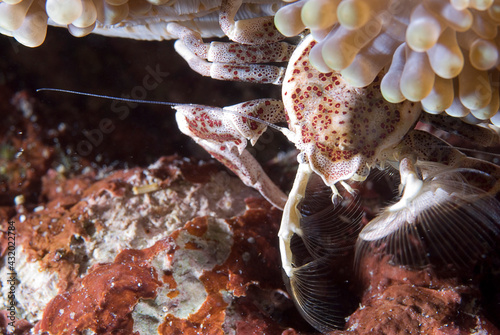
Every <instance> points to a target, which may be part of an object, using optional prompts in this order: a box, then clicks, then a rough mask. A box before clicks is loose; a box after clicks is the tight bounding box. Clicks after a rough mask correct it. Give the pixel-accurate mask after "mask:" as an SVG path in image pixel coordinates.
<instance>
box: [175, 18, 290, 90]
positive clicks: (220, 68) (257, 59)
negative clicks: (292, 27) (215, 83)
mask: <svg viewBox="0 0 500 335" xmlns="http://www.w3.org/2000/svg"><path fill="white" fill-rule="evenodd" d="M167 30H168V31H169V33H171V34H173V35H175V36H177V37H178V38H179V40H178V41H177V42H176V43H175V50H176V51H177V53H178V54H179V55H181V56H182V57H183V58H184V59H185V60H186V62H187V63H188V64H189V66H190V67H191V69H193V70H194V71H196V72H198V73H199V74H201V75H202V76H207V77H212V78H214V79H219V80H233V81H248V82H256V83H270V84H275V85H281V83H282V81H283V75H284V71H285V69H284V68H283V67H280V66H275V65H264V64H257V63H270V62H286V61H288V59H289V58H290V56H291V54H292V53H293V50H294V49H295V47H294V46H292V45H290V44H288V43H285V42H276V43H266V44H260V45H242V44H239V43H222V42H211V43H204V42H203V40H202V38H201V35H200V34H199V33H198V32H195V31H193V30H191V29H189V28H186V27H184V26H181V25H179V24H177V23H170V24H169V25H168V26H167Z"/></svg>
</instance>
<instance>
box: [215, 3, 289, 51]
mask: <svg viewBox="0 0 500 335" xmlns="http://www.w3.org/2000/svg"><path fill="white" fill-rule="evenodd" d="M242 3H243V1H242V0H222V2H221V8H220V14H219V24H220V27H221V29H222V31H223V32H224V34H226V36H227V37H229V38H230V39H231V40H232V41H235V42H238V43H243V44H264V43H269V42H276V41H280V40H282V39H284V38H285V36H283V35H282V34H281V33H280V32H279V31H278V30H277V29H276V27H275V26H274V16H264V17H258V18H253V19H247V20H239V21H235V20H234V17H235V16H236V13H237V12H238V9H239V8H240V7H241V5H242Z"/></svg>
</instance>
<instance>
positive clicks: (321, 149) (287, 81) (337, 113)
mask: <svg viewBox="0 0 500 335" xmlns="http://www.w3.org/2000/svg"><path fill="white" fill-rule="evenodd" d="M314 44H315V42H314V41H313V40H312V37H310V36H308V37H306V38H305V39H304V41H302V43H301V44H300V45H299V46H298V47H297V49H296V51H295V53H294V55H293V56H292V58H291V60H290V63H289V66H288V68H287V71H286V74H285V78H284V83H283V103H284V105H285V109H286V112H287V115H288V124H289V127H290V130H292V131H293V132H294V133H295V135H296V143H295V144H296V146H297V148H298V149H299V150H301V152H303V153H304V154H305V156H306V157H307V159H308V160H309V163H310V164H311V167H312V169H313V170H314V171H315V172H316V173H318V174H319V175H321V176H322V177H323V179H324V181H325V182H326V183H327V184H328V185H333V184H335V183H336V182H338V181H340V180H347V179H350V178H352V177H355V176H356V175H357V176H358V177H361V178H363V177H365V176H366V175H367V173H368V171H369V168H370V167H372V166H373V165H374V164H375V163H377V162H378V161H381V160H384V159H385V157H383V155H382V152H383V151H384V152H387V149H390V148H392V147H394V146H395V145H397V144H398V143H399V142H400V141H401V139H402V138H403V136H404V135H405V134H406V133H407V132H408V131H409V130H410V129H411V128H412V127H413V125H414V124H415V122H416V121H417V119H418V117H419V115H420V106H419V104H415V103H413V102H410V101H404V102H402V103H399V104H392V103H389V102H387V101H386V100H384V98H383V96H382V94H381V92H380V76H378V77H377V78H375V80H374V81H373V83H372V84H370V85H369V86H367V87H363V88H355V87H352V86H350V85H349V84H348V83H347V82H345V81H344V79H343V78H342V76H341V75H340V74H339V73H335V72H330V73H321V72H319V71H318V70H316V69H315V68H313V67H312V66H311V65H310V63H309V58H308V54H309V51H310V49H311V48H312V46H314Z"/></svg>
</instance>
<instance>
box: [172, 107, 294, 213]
mask: <svg viewBox="0 0 500 335" xmlns="http://www.w3.org/2000/svg"><path fill="white" fill-rule="evenodd" d="M175 109H176V110H177V113H176V120H177V124H178V125H179V129H180V130H181V131H182V132H183V133H184V134H186V135H188V136H190V137H191V138H193V140H194V141H195V142H196V143H198V144H199V145H201V146H202V147H203V148H205V150H207V151H208V152H209V153H210V154H211V155H212V156H213V157H214V158H216V159H217V160H218V161H220V162H221V163H222V164H224V165H225V166H226V167H228V168H229V169H230V170H231V171H233V172H234V173H235V174H236V175H237V176H238V177H239V178H240V179H241V180H242V181H243V183H245V185H247V186H250V187H253V188H255V189H256V190H258V191H259V192H260V193H261V194H262V196H263V197H264V198H266V199H267V200H268V201H269V202H270V203H272V204H273V205H274V206H276V207H278V208H280V209H282V208H283V207H284V205H285V202H286V199H287V197H286V195H285V194H284V193H283V192H282V191H281V190H280V189H279V188H278V187H277V186H276V185H275V184H274V183H273V182H272V181H271V179H270V178H269V177H268V176H267V174H266V173H265V172H264V170H263V169H262V167H261V166H260V164H259V163H258V162H257V161H256V160H255V158H253V156H252V155H251V154H250V153H249V152H248V151H247V150H246V149H245V148H246V145H247V140H249V141H250V142H251V143H252V144H254V143H255V142H256V141H257V140H258V138H259V136H260V135H261V134H262V133H263V132H264V131H265V130H266V128H267V126H266V125H265V124H263V123H259V122H257V121H255V120H250V119H249V118H245V115H248V116H251V117H253V118H259V119H260V120H264V121H267V122H269V123H275V122H280V121H283V120H284V112H283V105H282V103H281V101H277V100H266V99H261V100H253V101H248V102H245V103H242V104H238V105H234V106H230V107H225V108H216V107H208V106H201V105H178V106H175Z"/></svg>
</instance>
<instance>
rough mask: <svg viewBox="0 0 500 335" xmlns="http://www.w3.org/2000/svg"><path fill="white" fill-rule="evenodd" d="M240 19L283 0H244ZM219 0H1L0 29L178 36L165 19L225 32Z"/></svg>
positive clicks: (32, 35)
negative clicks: (56, 28)
mask: <svg viewBox="0 0 500 335" xmlns="http://www.w3.org/2000/svg"><path fill="white" fill-rule="evenodd" d="M243 2H244V4H243V5H242V6H241V8H240V10H239V11H238V14H237V15H236V19H237V20H239V19H248V18H253V17H259V16H267V15H274V13H275V12H276V10H277V7H276V4H277V3H281V1H280V0H266V1H261V3H259V4H250V3H247V2H248V1H246V0H243ZM220 3H221V1H220V0H206V1H198V2H197V1H182V0H171V1H170V0H46V1H33V0H0V33H2V34H4V35H8V36H13V37H14V38H15V39H16V40H17V41H18V42H19V43H21V44H23V45H26V46H28V47H37V46H39V45H41V44H42V43H43V41H44V40H45V36H46V33H47V25H52V26H59V27H67V28H68V30H69V32H70V33H71V34H72V35H74V36H77V37H81V36H85V35H88V34H90V33H97V34H101V35H106V36H116V37H127V38H133V39H140V40H164V39H173V38H175V36H172V35H170V34H169V32H168V31H167V30H166V23H168V22H179V23H181V22H182V24H183V25H184V26H186V27H188V28H190V29H193V30H195V31H197V32H199V33H201V35H202V37H221V36H224V33H223V32H222V30H221V29H220V27H219V16H218V11H219V8H220Z"/></svg>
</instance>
